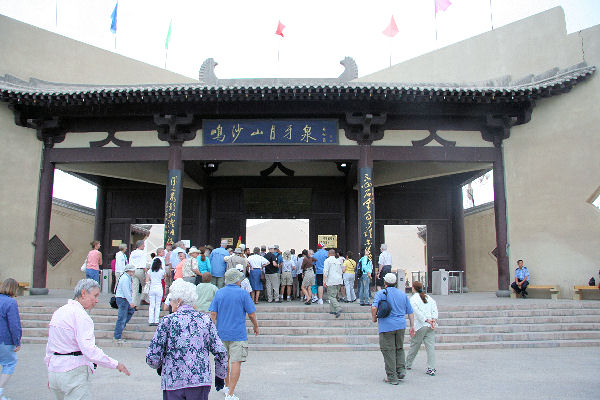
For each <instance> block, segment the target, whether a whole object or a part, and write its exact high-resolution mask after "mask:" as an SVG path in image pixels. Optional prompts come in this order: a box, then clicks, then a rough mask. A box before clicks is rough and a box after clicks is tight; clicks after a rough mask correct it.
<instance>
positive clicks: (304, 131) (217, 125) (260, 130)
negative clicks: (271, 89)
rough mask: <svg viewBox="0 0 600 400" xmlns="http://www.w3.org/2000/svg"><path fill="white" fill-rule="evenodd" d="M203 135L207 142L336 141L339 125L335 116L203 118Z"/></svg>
mask: <svg viewBox="0 0 600 400" xmlns="http://www.w3.org/2000/svg"><path fill="white" fill-rule="evenodd" d="M202 135H203V139H204V144H205V145H213V144H214V145H222V144H337V143H338V126H337V120H335V119H314V120H296V119H295V120H268V119H240V120H233V119H224V120H212V119H211V120H204V121H203V123H202Z"/></svg>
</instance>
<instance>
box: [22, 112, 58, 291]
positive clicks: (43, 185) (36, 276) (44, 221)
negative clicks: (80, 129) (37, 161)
mask: <svg viewBox="0 0 600 400" xmlns="http://www.w3.org/2000/svg"><path fill="white" fill-rule="evenodd" d="M27 126H28V127H30V128H34V129H36V131H37V137H38V139H39V140H41V141H42V142H43V149H42V161H41V168H40V186H39V191H38V208H37V216H36V227H35V252H34V255H33V277H32V278H33V279H32V281H33V282H32V288H35V289H41V288H45V287H46V274H47V271H48V235H49V234H50V217H51V215H52V189H53V186H54V164H53V163H51V162H49V161H48V152H49V149H51V148H52V147H53V146H54V143H60V142H62V141H63V140H64V139H65V132H66V129H64V128H63V127H62V126H61V121H60V120H59V119H58V118H51V119H35V120H34V119H30V120H27ZM46 293H47V290H45V291H40V290H33V289H32V290H31V294H46Z"/></svg>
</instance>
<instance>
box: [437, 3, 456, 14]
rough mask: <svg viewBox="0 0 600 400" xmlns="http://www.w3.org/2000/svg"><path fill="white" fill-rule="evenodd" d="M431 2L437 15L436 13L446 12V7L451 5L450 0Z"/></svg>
mask: <svg viewBox="0 0 600 400" xmlns="http://www.w3.org/2000/svg"><path fill="white" fill-rule="evenodd" d="M433 2H434V3H435V13H436V14H437V13H438V11H446V10H447V9H448V7H450V6H451V5H452V3H450V0H433Z"/></svg>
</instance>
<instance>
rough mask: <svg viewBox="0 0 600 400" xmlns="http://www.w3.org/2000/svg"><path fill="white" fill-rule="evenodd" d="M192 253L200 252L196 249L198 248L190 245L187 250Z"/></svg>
mask: <svg viewBox="0 0 600 400" xmlns="http://www.w3.org/2000/svg"><path fill="white" fill-rule="evenodd" d="M192 253H196V254H200V250H198V249H197V248H196V246H192V247H190V249H189V250H188V254H192Z"/></svg>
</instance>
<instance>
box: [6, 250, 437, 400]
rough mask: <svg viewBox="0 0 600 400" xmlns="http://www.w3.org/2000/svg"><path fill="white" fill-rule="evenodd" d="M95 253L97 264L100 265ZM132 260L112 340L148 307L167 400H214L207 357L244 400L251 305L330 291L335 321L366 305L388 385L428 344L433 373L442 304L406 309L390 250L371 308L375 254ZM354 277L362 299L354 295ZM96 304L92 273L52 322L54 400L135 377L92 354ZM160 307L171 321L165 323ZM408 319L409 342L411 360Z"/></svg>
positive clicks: (119, 290) (16, 332)
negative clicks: (104, 373)
mask: <svg viewBox="0 0 600 400" xmlns="http://www.w3.org/2000/svg"><path fill="white" fill-rule="evenodd" d="M98 245H99V243H98ZM98 245H96V244H94V243H93V244H92V251H90V254H91V255H92V256H94V257H95V256H96V253H94V251H98V248H99V246H98ZM126 249H127V246H126V245H122V246H121V249H120V252H119V253H118V254H117V256H116V257H115V264H116V265H115V273H116V275H117V278H118V279H117V282H116V285H115V296H114V301H115V303H116V304H115V306H116V307H117V308H118V315H117V322H116V324H115V331H114V338H115V341H117V342H123V341H124V340H123V339H122V333H123V330H124V328H125V326H126V324H127V322H129V320H130V319H131V317H132V315H133V314H134V313H135V311H136V309H137V308H138V307H139V305H140V302H141V301H142V299H143V298H146V299H147V300H148V303H149V324H151V325H153V326H157V328H156V332H155V334H154V337H153V339H152V341H151V342H150V344H149V346H148V349H147V354H146V363H147V364H148V365H149V366H150V367H152V368H155V369H156V370H157V373H158V375H160V377H161V389H162V390H163V398H164V399H208V394H209V392H210V389H211V386H212V385H213V377H212V375H211V366H210V360H211V357H210V356H209V355H210V354H212V355H213V357H212V359H214V363H215V367H214V386H215V388H216V390H217V391H220V390H223V391H224V393H225V399H228V400H238V399H239V397H238V396H237V395H236V387H237V382H238V380H239V377H240V373H241V365H242V363H243V362H244V361H246V358H247V356H248V337H247V331H246V317H248V318H249V319H250V321H251V323H252V326H253V328H252V329H253V332H254V334H255V335H258V334H259V326H258V321H257V317H256V306H255V304H256V303H257V302H258V301H259V300H260V295H261V293H262V295H263V296H264V298H265V301H267V302H282V301H292V299H301V300H302V301H303V302H304V303H305V304H307V305H310V304H314V303H319V304H322V303H323V289H326V290H327V295H328V301H329V306H330V312H331V314H335V317H336V318H339V317H340V315H341V310H342V308H341V306H340V304H339V301H346V302H354V301H356V300H357V299H359V301H360V303H361V304H363V305H370V306H371V316H372V319H373V322H374V323H377V324H378V330H379V345H380V350H381V352H382V354H383V358H384V365H385V372H386V378H385V380H384V381H385V382H386V383H389V384H394V385H395V384H398V382H399V381H400V380H401V379H403V378H404V377H405V374H406V370H409V369H411V367H412V363H413V361H414V359H415V356H416V354H417V352H418V350H419V348H420V346H421V344H422V343H424V344H425V349H426V351H427V370H426V373H427V374H429V375H435V373H436V370H435V353H434V343H435V327H436V325H437V318H438V312H437V306H436V303H435V301H434V300H433V299H432V298H431V297H430V296H428V295H426V294H425V293H424V291H423V285H422V284H421V283H420V282H414V283H413V286H412V290H413V293H414V295H413V296H412V297H411V298H410V299H409V298H408V297H407V296H406V294H405V291H404V290H402V289H403V288H400V289H397V288H396V275H395V274H393V273H390V272H389V271H390V269H391V256H390V255H389V253H388V254H383V253H384V252H387V248H386V246H385V245H382V248H381V250H382V254H383V258H382V257H380V258H379V267H380V268H379V273H378V274H377V276H376V277H375V278H376V285H377V286H380V290H378V291H377V292H376V293H375V295H374V297H373V299H372V300H371V297H370V289H369V287H370V284H369V279H370V278H369V277H370V276H371V274H372V272H373V265H372V262H371V260H370V255H369V253H368V252H365V254H363V256H362V257H361V258H360V259H359V260H358V262H357V261H354V260H353V258H352V253H350V252H348V253H347V254H346V255H345V257H344V254H343V253H341V252H340V251H338V250H335V249H329V250H326V249H324V246H323V245H321V244H320V245H318V246H317V251H316V252H313V251H312V250H303V251H302V252H301V253H300V254H299V255H297V256H296V254H295V252H294V251H293V249H291V250H289V251H283V252H280V250H279V248H278V246H277V245H272V246H268V247H267V246H263V248H262V249H261V248H259V247H256V248H254V249H253V251H252V252H249V251H247V249H246V248H244V247H243V246H241V247H238V248H236V249H235V250H233V251H231V250H228V249H227V242H225V241H224V242H222V243H221V246H220V247H219V248H216V249H211V248H210V247H209V246H203V247H200V248H196V247H194V246H192V247H191V248H190V249H189V250H187V251H186V249H185V246H184V245H183V243H177V244H175V245H173V246H169V245H167V246H166V249H157V250H156V253H155V254H153V255H152V259H151V261H150V262H147V257H146V255H145V251H144V250H145V249H144V242H143V241H139V242H138V243H136V249H135V250H134V251H132V252H131V254H130V256H129V260H128V259H127V257H126V255H125V250H126ZM386 257H389V258H386ZM100 259H101V258H100ZM385 262H389V264H383V263H385ZM87 265H89V263H87ZM98 265H100V264H99V263H98ZM387 267H390V269H388V268H387ZM357 277H358V287H359V293H358V295H356V294H355V291H354V283H355V279H356V278H357ZM17 285H18V284H17V282H16V281H15V280H14V279H10V278H9V279H6V280H5V281H4V282H3V283H2V285H1V286H0V340H1V343H0V365H1V366H2V374H1V375H0V400H6V397H4V396H3V391H4V386H5V384H6V383H7V381H8V379H9V378H10V376H11V374H12V373H13V371H14V368H15V366H16V363H17V358H16V352H18V351H19V349H20V341H21V324H20V320H19V313H18V306H17V302H16V301H15V299H14V298H15V297H16V294H17V289H18V286H17ZM264 288H266V290H265V289H264ZM99 294H100V285H99V282H98V279H97V274H93V273H91V274H88V273H87V271H86V279H82V280H80V281H79V282H78V283H77V285H76V286H75V289H74V294H73V299H71V300H68V302H67V304H66V305H64V306H62V307H60V308H59V309H58V310H56V311H55V312H54V314H53V315H52V319H51V321H50V323H49V332H48V343H47V346H46V357H45V363H46V366H47V369H48V387H49V389H50V390H51V391H53V392H54V394H55V397H56V398H57V399H90V398H93V392H92V389H91V381H90V376H91V373H93V372H94V370H95V369H96V367H97V366H102V367H106V368H113V369H117V370H118V371H120V372H122V373H124V374H126V375H130V373H129V370H128V369H127V367H126V366H125V365H124V364H123V363H121V362H119V361H117V360H115V359H113V358H111V357H109V356H108V355H106V354H105V353H104V351H103V350H101V349H100V348H99V347H97V346H96V343H95V337H94V322H93V321H92V319H91V318H90V316H89V311H90V310H91V309H93V308H94V306H95V305H96V304H97V303H98V299H99ZM165 294H166V296H165ZM163 301H164V304H165V307H164V309H168V310H169V312H168V313H167V314H166V315H164V316H163V317H162V318H160V304H161V303H162V302H163ZM407 317H408V320H409V322H410V326H409V333H410V335H411V337H412V340H411V344H410V350H409V353H408V356H406V357H405V354H404V350H403V340H404V333H405V330H406V328H407V326H406V318H407Z"/></svg>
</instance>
